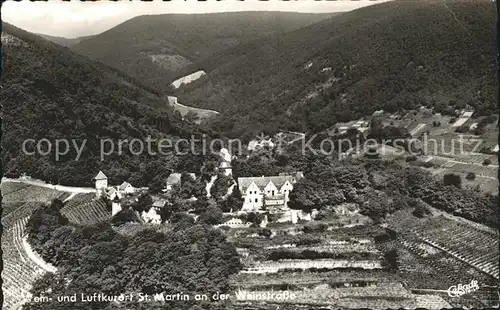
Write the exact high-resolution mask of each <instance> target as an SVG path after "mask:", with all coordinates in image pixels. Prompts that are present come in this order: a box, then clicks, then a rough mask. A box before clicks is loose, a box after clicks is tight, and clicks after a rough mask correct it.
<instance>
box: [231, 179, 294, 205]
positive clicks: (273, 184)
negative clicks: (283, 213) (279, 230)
mask: <svg viewBox="0 0 500 310" xmlns="http://www.w3.org/2000/svg"><path fill="white" fill-rule="evenodd" d="M297 175H302V173H297V174H296V175H279V176H262V177H246V178H238V188H239V190H240V192H241V195H242V198H243V199H244V202H243V207H242V208H241V210H242V211H260V210H262V208H263V207H264V206H266V207H274V208H278V209H282V208H286V207H287V204H288V195H289V194H290V192H291V191H292V190H293V184H295V183H296V182H297Z"/></svg>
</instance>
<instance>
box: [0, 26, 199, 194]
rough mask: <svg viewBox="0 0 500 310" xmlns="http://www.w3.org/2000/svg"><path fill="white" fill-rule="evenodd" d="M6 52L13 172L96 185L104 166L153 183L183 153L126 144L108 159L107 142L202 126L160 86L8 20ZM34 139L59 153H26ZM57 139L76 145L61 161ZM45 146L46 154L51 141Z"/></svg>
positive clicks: (6, 142) (5, 98) (7, 165)
mask: <svg viewBox="0 0 500 310" xmlns="http://www.w3.org/2000/svg"><path fill="white" fill-rule="evenodd" d="M2 49H3V51H2V52H3V56H4V58H3V62H4V71H3V79H2V86H3V89H2V90H0V92H1V95H0V104H1V105H2V106H3V109H2V112H3V120H4V121H3V129H4V135H3V137H2V147H3V149H2V151H3V152H2V158H3V159H4V161H3V165H4V167H3V169H4V172H5V175H6V176H8V177H16V176H19V175H21V174H22V173H26V174H28V175H30V176H32V177H36V178H41V179H43V180H46V181H50V182H54V183H60V184H68V185H80V186H81V185H90V184H92V178H93V177H94V175H95V173H96V172H97V171H99V170H104V171H106V173H107V174H108V176H110V177H111V178H112V182H121V181H123V180H126V179H127V180H129V182H132V183H133V184H134V183H135V185H136V186H139V185H146V184H148V183H149V182H150V181H151V180H152V178H155V177H161V176H162V175H164V174H165V173H168V172H166V171H167V169H169V168H172V167H175V165H176V164H177V161H176V158H175V157H174V156H173V155H165V156H156V157H154V158H149V157H147V156H146V155H134V154H131V153H130V152H129V151H128V150H129V147H128V144H125V145H124V148H123V149H124V152H123V155H122V156H119V155H118V152H117V151H116V149H115V152H114V155H113V156H107V157H105V158H104V161H100V149H101V145H100V139H106V138H109V139H113V140H114V141H117V140H118V139H128V140H129V141H130V140H131V139H133V138H137V139H140V140H142V141H144V140H145V138H146V137H147V136H151V137H152V139H155V138H161V137H164V138H167V137H170V138H175V137H180V136H188V135H190V134H191V133H193V132H194V131H196V128H195V127H194V125H190V124H189V123H186V122H182V121H181V119H180V115H178V114H176V113H174V112H173V111H172V109H171V108H170V107H168V105H167V102H166V101H164V100H163V99H161V98H160V97H159V96H158V95H157V94H156V92H155V91H154V90H152V89H149V88H147V87H145V86H143V85H141V84H140V83H139V82H137V81H136V80H134V79H132V78H130V77H128V76H126V75H124V74H123V73H120V72H118V71H116V70H115V69H111V68H109V67H105V66H104V65H101V64H96V63H94V62H92V61H90V60H89V59H87V58H86V57H83V56H80V55H78V54H76V53H74V52H71V51H70V50H69V49H67V48H64V47H61V46H59V45H56V44H54V43H52V42H49V41H46V40H44V39H42V38H41V37H38V36H36V35H33V34H31V33H28V32H25V31H23V30H21V29H18V28H16V27H14V26H11V25H9V24H6V23H4V24H3V33H2ZM27 139H33V140H34V141H35V142H39V141H40V140H41V139H48V141H50V142H51V143H52V149H51V152H49V154H48V155H46V156H43V155H28V154H26V153H25V152H24V151H23V149H22V147H23V142H24V141H26V140H27ZM56 139H67V140H68V141H69V144H70V145H69V146H70V148H69V151H68V153H67V154H65V155H63V156H61V157H60V158H59V160H57V158H56V157H55V149H54V148H55V143H56ZM84 140H86V144H85V145H84V147H83V152H82V155H81V158H79V160H77V161H75V158H76V156H77V151H76V148H75V147H74V143H76V144H77V145H78V146H79V147H81V146H82V143H83V141H84ZM60 145H61V149H60V151H64V149H63V147H65V146H64V145H63V144H60ZM153 145H154V144H153ZM25 146H26V149H27V151H28V152H32V151H35V149H34V144H33V141H31V142H29V143H28V144H26V145H25ZM41 149H42V152H43V153H45V152H46V151H47V144H46V143H45V144H43V145H42V147H41ZM37 153H39V152H37ZM144 153H146V152H144ZM152 171H154V172H155V173H152Z"/></svg>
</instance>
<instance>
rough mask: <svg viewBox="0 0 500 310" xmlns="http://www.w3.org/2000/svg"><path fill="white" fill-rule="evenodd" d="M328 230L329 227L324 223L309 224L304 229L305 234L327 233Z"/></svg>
mask: <svg viewBox="0 0 500 310" xmlns="http://www.w3.org/2000/svg"><path fill="white" fill-rule="evenodd" d="M327 229H328V225H327V224H324V223H313V224H307V225H305V226H304V228H303V229H302V230H303V231H304V232H305V233H314V232H325V231H326V230H327Z"/></svg>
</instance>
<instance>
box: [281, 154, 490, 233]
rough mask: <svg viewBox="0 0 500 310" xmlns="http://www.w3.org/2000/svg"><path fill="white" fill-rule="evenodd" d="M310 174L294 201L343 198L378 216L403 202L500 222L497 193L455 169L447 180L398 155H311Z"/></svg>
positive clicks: (304, 205) (329, 202)
mask: <svg viewBox="0 0 500 310" xmlns="http://www.w3.org/2000/svg"><path fill="white" fill-rule="evenodd" d="M307 166H308V167H309V169H307V170H305V171H306V173H305V179H302V180H301V181H299V182H298V183H296V184H295V185H294V189H293V191H292V192H291V193H290V195H289V198H290V201H289V203H288V205H289V207H290V208H292V209H300V210H303V211H305V212H311V210H312V209H318V210H321V209H323V208H328V207H332V206H335V205H338V204H341V203H355V204H357V205H358V206H359V208H360V212H361V213H363V214H365V215H368V216H370V217H371V218H372V219H373V220H375V221H376V222H378V221H380V220H382V219H383V218H384V217H385V216H386V215H388V214H390V213H393V212H395V211H397V210H400V209H403V208H410V209H417V208H418V209H419V210H418V211H417V214H425V213H426V212H421V211H422V210H421V209H422V208H423V207H422V204H423V205H426V204H427V205H430V206H432V207H435V208H437V209H440V210H444V211H446V212H449V213H453V214H456V215H459V216H462V217H464V218H467V219H470V220H472V221H475V222H478V223H482V224H485V225H488V226H491V227H496V225H497V224H498V215H497V212H496V208H497V205H496V204H497V202H498V196H493V195H490V194H485V193H482V192H478V191H475V190H471V189H467V188H462V187H461V178H460V176H458V175H454V174H450V175H447V176H445V178H444V179H443V180H438V179H435V178H433V177H432V176H431V175H430V174H429V173H428V172H426V171H424V170H422V169H420V168H418V167H412V166H411V165H410V166H408V165H407V164H405V163H404V162H399V161H389V162H387V161H368V160H367V161H365V160H362V159H356V160H350V161H343V162H341V163H340V162H335V161H334V160H331V159H325V158H323V159H321V158H320V157H318V158H316V159H312V161H311V162H310V163H309V164H308V165H307Z"/></svg>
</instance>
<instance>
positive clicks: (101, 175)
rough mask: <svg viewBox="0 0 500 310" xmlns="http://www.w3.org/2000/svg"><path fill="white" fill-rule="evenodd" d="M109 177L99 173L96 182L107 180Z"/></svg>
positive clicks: (95, 178)
mask: <svg viewBox="0 0 500 310" xmlns="http://www.w3.org/2000/svg"><path fill="white" fill-rule="evenodd" d="M107 179H108V177H107V176H106V175H105V174H104V173H103V172H102V171H99V173H98V174H97V175H96V176H95V177H94V180H107Z"/></svg>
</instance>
